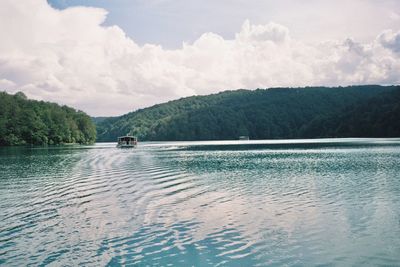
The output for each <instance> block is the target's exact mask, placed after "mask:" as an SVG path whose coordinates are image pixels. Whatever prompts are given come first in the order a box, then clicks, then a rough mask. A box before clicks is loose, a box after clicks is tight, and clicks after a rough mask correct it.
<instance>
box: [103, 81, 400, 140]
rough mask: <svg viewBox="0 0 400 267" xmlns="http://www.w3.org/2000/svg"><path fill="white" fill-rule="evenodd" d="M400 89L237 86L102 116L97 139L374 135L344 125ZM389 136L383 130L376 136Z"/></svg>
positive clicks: (371, 118) (372, 122) (373, 122)
mask: <svg viewBox="0 0 400 267" xmlns="http://www.w3.org/2000/svg"><path fill="white" fill-rule="evenodd" d="M398 90H399V87H395V86H388V87H383V86H377V85H369V86H350V87H337V88H327V87H307V88H298V89H293V88H275V89H258V90H255V91H250V90H236V91H225V92H222V93H219V94H214V95H208V96H193V97H188V98H183V99H179V100H175V101H170V102H168V103H164V104H159V105H155V106H152V107H149V108H145V109H141V110H138V111H135V112H131V113H128V114H126V115H123V116H120V117H113V118H109V119H104V120H102V121H100V122H99V123H98V124H97V132H98V141H115V140H116V138H117V137H118V136H120V135H124V134H126V133H131V134H133V135H137V136H138V137H139V139H140V140H218V139H237V138H238V136H240V135H248V136H249V137H250V138H251V139H278V138H302V137H309V138H313V137H328V136H336V137H341V136H360V137H361V136H362V137H370V136H371V137H372V136H378V133H377V132H376V131H374V130H372V128H374V127H375V126H371V127H370V128H360V130H359V131H353V130H351V128H346V125H347V124H352V125H357V124H354V120H356V121H359V120H362V118H363V116H361V115H359V116H358V115H357V114H359V113H358V112H363V106H365V108H368V106H369V105H370V104H371V103H374V102H375V101H378V100H379V99H381V100H380V101H384V102H385V101H387V99H391V96H392V94H395V93H396V92H398ZM394 102H395V101H394ZM394 104H395V103H391V104H389V105H390V107H388V108H387V112H389V113H390V112H392V109H391V107H392V105H394ZM375 106H376V109H375V110H373V111H371V112H372V113H373V114H376V113H379V112H380V110H381V105H375ZM373 114H369V115H368V117H369V121H365V122H364V123H365V124H366V125H377V123H378V122H377V121H376V120H379V119H380V117H379V116H375V115H373ZM393 116H397V117H395V118H394V119H393V120H396V118H397V119H398V115H393ZM342 120H343V123H342V124H340V122H341V121H342ZM388 124H389V122H388ZM340 125H341V126H340ZM339 126H340V128H338V127H339ZM348 126H349V127H351V126H350V125H348ZM385 127H391V126H389V125H386V124H385ZM322 129H324V130H322ZM387 134H388V132H385V131H383V132H382V134H380V135H379V136H386V135H387ZM396 135H397V136H399V135H400V133H399V132H398V131H397V132H396V129H394V130H393V131H391V132H390V136H396Z"/></svg>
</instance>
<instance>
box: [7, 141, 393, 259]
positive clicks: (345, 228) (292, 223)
mask: <svg viewBox="0 0 400 267" xmlns="http://www.w3.org/2000/svg"><path fill="white" fill-rule="evenodd" d="M399 173H400V140H399V139H325V140H297V141H288V140H283V141H240V142H239V141H222V142H221V141H214V142H164V143H155V142H153V143H141V144H140V145H139V146H138V148H137V149H128V150H121V149H117V148H115V144H98V145H96V146H93V147H54V148H1V149H0V216H1V218H0V265H2V264H3V265H7V266H8V265H15V266H20V265H29V264H32V265H46V264H54V265H72V266H75V265H79V264H81V265H91V266H99V265H108V266H119V265H140V266H168V265H171V266H177V265H178V266H179V265H182V266H192V265H194V266H265V265H276V266H281V265H306V266H308V265H318V264H321V265H324V264H326V265H332V264H333V265H346V266H348V265H366V264H368V265H399V264H400V209H399V206H400V179H399V178H400V176H399Z"/></svg>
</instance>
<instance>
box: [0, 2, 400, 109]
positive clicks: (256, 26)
mask: <svg viewBox="0 0 400 267" xmlns="http://www.w3.org/2000/svg"><path fill="white" fill-rule="evenodd" d="M0 36H1V40H2V41H1V42H0V88H1V89H0V90H5V91H7V92H10V93H15V92H17V91H23V92H24V93H25V94H26V95H27V96H28V97H30V98H34V99H39V100H47V101H54V102H57V103H60V104H66V105H70V106H73V107H75V108H78V109H81V110H84V111H86V112H88V113H89V114H90V115H93V116H110V115H121V114H124V113H127V112H129V111H132V110H135V109H138V108H143V107H147V106H151V105H153V104H157V103H161V102H165V101H168V100H173V99H177V98H181V97H186V96H191V95H204V94H211V93H217V92H220V91H223V90H234V89H240V88H245V89H256V88H270V87H283V86H286V87H301V86H320V85H324V86H339V85H341V86H346V85H352V84H399V83H400V1H397V0H381V1H377V0H351V1H350V0H335V1H331V0H279V1H278V0H112V1H111V0H87V1H83V0H50V2H48V1H46V0H24V1H15V0H2V1H0Z"/></svg>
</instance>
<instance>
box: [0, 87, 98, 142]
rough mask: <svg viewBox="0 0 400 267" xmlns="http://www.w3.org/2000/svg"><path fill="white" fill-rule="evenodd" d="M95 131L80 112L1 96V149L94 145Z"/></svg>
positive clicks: (5, 94) (2, 93)
mask: <svg viewBox="0 0 400 267" xmlns="http://www.w3.org/2000/svg"><path fill="white" fill-rule="evenodd" d="M95 140H96V128H95V125H94V123H93V122H92V120H91V118H90V117H89V116H88V115H86V114H85V113H83V112H81V111H76V110H75V109H73V108H69V107H67V106H59V105H57V104H54V103H49V102H43V101H34V100H28V99H27V98H26V96H25V95H24V94H23V93H21V92H19V93H16V94H15V95H10V94H7V93H6V92H0V145H3V146H4V145H25V144H33V145H44V144H61V143H81V144H87V143H93V142H94V141H95Z"/></svg>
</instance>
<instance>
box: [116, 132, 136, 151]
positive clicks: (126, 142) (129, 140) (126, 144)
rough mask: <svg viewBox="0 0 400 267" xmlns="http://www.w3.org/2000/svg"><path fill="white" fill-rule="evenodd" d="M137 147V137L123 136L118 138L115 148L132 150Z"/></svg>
mask: <svg viewBox="0 0 400 267" xmlns="http://www.w3.org/2000/svg"><path fill="white" fill-rule="evenodd" d="M136 145H137V137H135V136H130V135H125V136H120V137H118V144H117V147H119V148H133V147H136Z"/></svg>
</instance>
